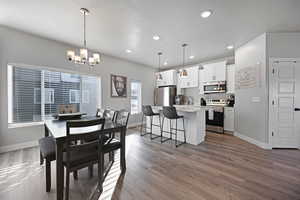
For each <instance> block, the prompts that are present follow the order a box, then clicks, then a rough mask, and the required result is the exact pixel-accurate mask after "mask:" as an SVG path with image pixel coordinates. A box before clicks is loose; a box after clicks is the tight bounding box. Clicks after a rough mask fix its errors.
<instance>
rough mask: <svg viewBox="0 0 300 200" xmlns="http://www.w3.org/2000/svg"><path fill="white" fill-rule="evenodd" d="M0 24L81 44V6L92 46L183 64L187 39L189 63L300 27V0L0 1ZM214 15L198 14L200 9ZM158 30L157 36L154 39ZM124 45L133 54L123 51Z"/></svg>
mask: <svg viewBox="0 0 300 200" xmlns="http://www.w3.org/2000/svg"><path fill="white" fill-rule="evenodd" d="M0 5H1V6H0V24H2V25H6V26H9V27H13V28H17V29H20V30H23V31H26V32H30V33H33V34H37V35H40V36H43V37H47V38H50V39H55V40H58V41H63V42H67V43H70V44H74V45H82V37H83V36H82V23H83V22H82V15H81V14H80V13H79V9H80V8H81V7H86V8H88V9H89V10H90V11H91V15H89V16H88V18H87V45H88V47H89V48H91V49H95V50H99V51H100V52H102V53H104V54H107V55H112V56H116V57H121V58H124V59H127V60H131V61H134V62H138V63H143V64H145V65H149V66H157V63H158V61H157V52H158V51H162V52H163V53H164V54H163V56H162V59H163V60H167V61H168V67H170V66H175V65H180V64H181V63H182V49H181V44H182V43H184V42H185V43H188V44H189V48H188V54H193V55H194V56H195V59H194V60H189V62H191V63H196V62H200V61H203V60H208V59H210V58H217V57H221V56H230V55H233V51H228V50H227V49H226V46H227V45H229V44H233V45H234V46H235V47H238V46H240V45H242V44H243V43H245V42H247V41H248V40H250V39H252V38H253V37H255V36H257V35H259V34H261V33H263V32H275V31H300V20H299V19H300V12H299V10H300V0H42V1H41V0H0ZM206 9H211V10H213V12H214V13H213V15H212V16H211V17H209V18H207V19H202V18H201V17H200V13H201V11H203V10H206ZM154 34H158V35H159V36H160V37H161V39H160V40H159V41H154V40H153V39H152V36H153V35H154ZM126 49H131V50H132V53H131V54H127V53H126V52H125V50H126Z"/></svg>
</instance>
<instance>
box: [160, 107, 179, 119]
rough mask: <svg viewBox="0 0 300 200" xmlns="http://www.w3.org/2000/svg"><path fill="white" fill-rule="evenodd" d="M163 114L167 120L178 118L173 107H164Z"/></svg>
mask: <svg viewBox="0 0 300 200" xmlns="http://www.w3.org/2000/svg"><path fill="white" fill-rule="evenodd" d="M163 114H164V116H165V117H166V118H168V119H175V118H176V117H177V116H178V115H177V111H176V108H175V107H173V106H164V107H163Z"/></svg>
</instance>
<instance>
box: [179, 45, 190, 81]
mask: <svg viewBox="0 0 300 200" xmlns="http://www.w3.org/2000/svg"><path fill="white" fill-rule="evenodd" d="M187 46H188V45H187V44H183V45H182V69H181V70H180V71H179V75H180V76H181V77H186V76H187V75H188V73H187V71H186V69H184V67H185V48H186V47H187Z"/></svg>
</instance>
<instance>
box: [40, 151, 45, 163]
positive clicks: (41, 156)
mask: <svg viewBox="0 0 300 200" xmlns="http://www.w3.org/2000/svg"><path fill="white" fill-rule="evenodd" d="M43 164H44V157H43V155H42V153H41V152H40V165H43Z"/></svg>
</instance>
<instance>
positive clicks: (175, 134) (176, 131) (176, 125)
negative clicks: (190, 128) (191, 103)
mask: <svg viewBox="0 0 300 200" xmlns="http://www.w3.org/2000/svg"><path fill="white" fill-rule="evenodd" d="M175 146H176V148H177V147H178V146H177V119H176V125H175Z"/></svg>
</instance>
